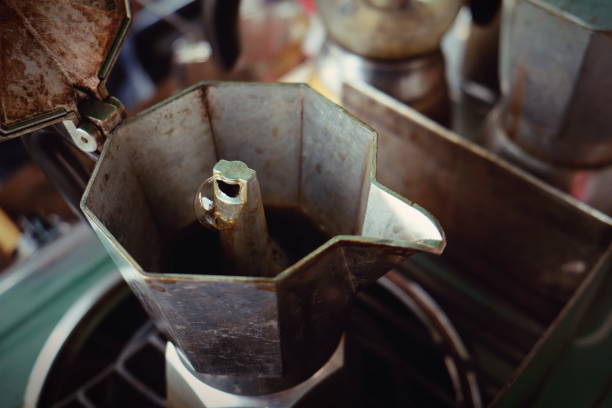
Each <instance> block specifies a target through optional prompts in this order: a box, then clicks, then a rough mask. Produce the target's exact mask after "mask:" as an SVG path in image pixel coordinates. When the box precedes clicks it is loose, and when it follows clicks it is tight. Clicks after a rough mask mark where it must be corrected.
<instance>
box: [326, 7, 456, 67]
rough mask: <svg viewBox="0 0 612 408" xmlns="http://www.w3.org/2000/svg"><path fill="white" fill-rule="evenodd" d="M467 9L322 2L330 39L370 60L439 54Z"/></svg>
mask: <svg viewBox="0 0 612 408" xmlns="http://www.w3.org/2000/svg"><path fill="white" fill-rule="evenodd" d="M462 5H463V2H462V1H460V0H447V1H440V0H421V1H401V0H400V1H397V0H395V1H386V0H325V1H323V0H321V1H317V11H318V12H319V15H320V16H321V19H322V20H323V24H324V25H325V28H326V30H327V32H328V35H329V36H330V37H331V38H332V40H334V41H335V42H336V43H338V44H340V45H341V46H342V47H344V48H346V49H348V50H350V51H352V52H354V53H356V54H359V55H361V56H364V57H369V58H381V59H398V58H407V57H412V56H417V55H423V54H427V53H430V52H433V51H435V50H437V49H438V48H439V46H440V40H441V39H442V36H443V35H444V33H445V32H446V30H447V29H448V28H449V27H450V25H451V24H452V22H453V20H454V18H455V17H456V16H457V12H458V11H459V9H460V8H461V6H462Z"/></svg>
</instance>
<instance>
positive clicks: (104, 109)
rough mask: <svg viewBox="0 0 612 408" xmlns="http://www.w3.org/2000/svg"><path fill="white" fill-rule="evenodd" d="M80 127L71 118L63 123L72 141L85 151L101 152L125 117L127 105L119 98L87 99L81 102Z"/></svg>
mask: <svg viewBox="0 0 612 408" xmlns="http://www.w3.org/2000/svg"><path fill="white" fill-rule="evenodd" d="M79 114H80V116H81V121H80V122H79V124H78V127H77V126H76V125H75V124H74V122H72V121H70V120H66V121H63V122H62V124H63V126H64V128H65V130H66V131H67V132H68V135H69V136H70V139H71V140H72V142H73V143H74V144H75V146H77V147H78V148H79V149H81V150H82V151H84V152H87V153H93V152H100V151H101V150H102V146H103V145H104V141H105V140H106V138H107V137H108V135H110V133H111V132H112V131H113V130H114V129H115V128H116V127H117V125H119V123H121V121H123V119H125V116H126V111H125V107H124V106H123V104H122V103H121V101H119V100H118V99H117V98H114V97H112V96H111V97H108V98H107V99H105V100H98V99H86V100H85V101H83V102H82V103H80V104H79Z"/></svg>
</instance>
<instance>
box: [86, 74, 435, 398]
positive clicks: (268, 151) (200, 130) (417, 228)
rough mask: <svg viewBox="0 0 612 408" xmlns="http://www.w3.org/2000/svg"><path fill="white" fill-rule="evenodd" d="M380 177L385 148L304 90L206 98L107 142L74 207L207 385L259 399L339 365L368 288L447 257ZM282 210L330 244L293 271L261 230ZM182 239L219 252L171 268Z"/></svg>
mask: <svg viewBox="0 0 612 408" xmlns="http://www.w3.org/2000/svg"><path fill="white" fill-rule="evenodd" d="M375 174H376V133H375V132H374V131H373V130H372V129H371V128H370V127H368V126H367V125H365V124H363V123H361V122H360V121H358V120H357V119H355V118H354V117H353V116H351V115H350V114H348V113H347V112H346V111H344V110H343V109H342V108H340V107H339V106H337V105H335V104H333V103H332V102H330V101H329V100H327V99H325V98H324V97H322V96H321V95H319V94H318V93H316V92H315V91H313V90H312V89H310V88H309V87H307V86H305V85H298V84H246V83H202V84H199V85H196V86H195V87H192V88H190V89H187V90H186V91H184V92H182V93H181V94H179V95H177V96H175V97H173V98H171V99H169V100H167V101H165V102H162V103H161V104H159V105H157V106H155V107H153V108H151V109H149V110H148V111H146V112H144V113H142V114H140V115H138V116H136V117H134V118H132V119H129V120H127V121H126V122H124V123H122V124H121V125H120V126H119V127H118V128H117V129H116V130H115V131H114V133H113V134H112V136H110V138H109V139H108V141H107V142H106V145H105V147H104V150H103V152H102V154H101V156H100V159H99V161H98V163H97V166H96V168H95V171H94V173H93V176H92V178H91V180H90V182H89V185H88V187H87V190H86V192H85V194H84V196H83V199H82V202H81V208H82V210H83V212H84V213H85V215H86V217H87V219H88V220H89V222H90V223H91V225H92V226H93V228H94V229H95V231H96V233H97V234H98V236H99V237H100V240H101V241H102V242H103V244H104V245H105V246H106V248H107V249H108V251H109V253H110V254H111V256H112V257H113V259H114V260H115V262H116V263H117V265H118V266H119V268H120V270H121V273H122V274H123V277H124V278H125V280H126V281H127V282H128V283H129V285H130V287H131V289H132V290H133V291H134V293H135V294H136V295H137V296H138V298H139V299H140V301H141V302H142V303H143V305H144V306H145V308H146V309H147V311H148V312H149V313H150V314H151V316H153V318H154V319H155V320H156V322H157V323H158V324H159V325H160V326H161V327H162V329H163V330H165V332H166V333H167V335H168V337H169V338H170V340H171V341H172V342H173V343H174V344H175V345H176V346H177V347H178V349H179V350H180V351H181V355H182V356H184V359H185V362H186V364H187V365H189V367H190V369H191V370H192V371H193V372H194V373H195V374H197V376H198V378H199V379H201V380H202V381H204V382H206V383H207V384H210V385H212V386H214V387H216V388H218V389H221V390H225V391H228V392H232V393H237V394H248V395H259V394H266V393H271V392H276V391H279V390H282V389H287V388H288V387H291V386H293V385H295V384H298V383H300V382H302V381H304V380H305V379H307V378H308V377H310V376H311V375H312V374H313V373H315V372H316V371H317V370H318V369H319V368H320V367H321V366H322V365H323V364H324V363H325V362H326V361H327V360H328V359H329V358H330V356H331V355H332V353H333V352H334V350H335V349H336V348H337V346H338V344H339V341H340V339H341V336H342V334H343V331H344V328H345V325H346V323H347V321H348V315H349V313H350V310H351V302H352V301H353V299H354V297H355V294H356V292H358V291H359V290H360V289H361V288H363V287H364V286H366V285H368V284H369V283H372V282H374V281H376V279H378V278H379V277H380V276H382V275H383V274H384V273H385V272H387V271H388V270H389V269H390V268H392V267H393V266H394V265H397V264H398V263H400V262H402V261H403V260H404V259H406V258H407V257H408V256H410V255H412V254H414V253H418V252H428V253H434V254H439V253H440V252H442V250H443V248H444V246H445V238H444V233H443V231H442V229H441V228H440V226H439V225H438V223H437V221H436V220H435V219H434V218H433V217H432V216H431V215H430V214H429V213H427V212H426V211H425V210H424V209H422V208H421V207H419V206H418V205H416V204H414V203H411V202H410V201H408V200H406V199H404V198H402V197H400V196H399V195H397V194H395V193H394V192H392V191H390V190H389V189H387V188H385V187H384V186H382V185H381V184H379V183H378V182H377V181H376V179H375ZM194 202H195V206H194ZM278 207H282V208H285V209H287V208H289V209H292V210H294V211H296V213H300V214H303V215H305V216H307V218H308V219H309V220H311V222H312V224H314V225H316V226H317V228H318V229H319V231H320V232H321V234H322V236H324V237H325V239H324V240H323V241H321V242H320V244H318V245H316V246H315V247H314V248H313V249H312V250H311V251H309V252H308V253H306V254H304V255H303V256H301V257H300V258H299V259H291V256H288V255H287V254H286V253H285V254H284V253H283V251H284V250H283V245H284V244H285V242H283V241H284V239H280V240H278V239H277V238H275V237H274V234H273V232H274V231H273V230H274V228H272V227H271V224H270V221H271V219H268V220H267V223H266V217H268V216H269V215H270V214H271V213H272V212H271V210H272V209H274V208H278ZM261 217H264V218H261ZM197 220H200V221H201V222H202V223H203V224H208V225H207V227H208V229H206V227H205V226H204V225H200V224H198V223H197ZM262 220H263V223H262ZM283 222H284V223H285V225H284V229H285V230H286V231H289V233H288V235H286V236H287V237H288V238H287V239H286V240H292V239H294V238H295V237H298V238H300V237H301V236H302V235H301V234H303V232H302V231H301V230H300V227H299V225H298V224H297V223H296V224H295V225H293V218H291V217H289V218H286V219H285V221H283ZM186 226H191V227H188V228H195V230H197V229H198V228H200V229H202V231H208V232H207V233H210V234H213V236H214V239H212V240H210V241H202V242H201V243H199V244H197V245H200V246H197V245H196V248H195V257H194V258H191V261H190V262H182V263H181V261H184V259H183V260H181V259H179V265H180V266H179V268H178V269H174V270H171V269H166V268H167V264H166V263H165V257H166V255H165V254H167V252H168V248H169V247H172V246H173V245H174V246H175V247H176V246H177V245H178V246H179V253H180V250H182V249H184V248H182V247H184V246H185V245H187V246H189V245H192V246H193V244H194V243H193V242H189V239H187V240H186V241H185V240H184V239H183V240H182V241H181V239H178V242H179V243H178V244H177V242H176V240H177V238H176V237H177V234H179V235H180V231H184V229H185V227H186ZM200 232H201V231H200ZM198 233H199V232H198ZM275 239H276V240H275ZM279 241H280V242H279ZM192 255H193V254H192ZM219 259H223V260H224V262H219Z"/></svg>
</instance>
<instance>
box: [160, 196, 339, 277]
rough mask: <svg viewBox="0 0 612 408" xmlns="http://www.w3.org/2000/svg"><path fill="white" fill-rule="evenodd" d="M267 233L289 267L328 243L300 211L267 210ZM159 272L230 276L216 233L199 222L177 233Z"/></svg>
mask: <svg viewBox="0 0 612 408" xmlns="http://www.w3.org/2000/svg"><path fill="white" fill-rule="evenodd" d="M265 212H266V221H267V224H268V233H269V235H270V238H272V240H274V241H275V242H276V243H277V244H278V246H279V247H280V249H281V250H282V251H283V252H284V253H285V255H286V256H287V257H288V259H289V261H290V263H291V264H294V263H295V262H297V261H299V260H300V259H302V258H303V257H304V256H306V255H308V254H309V253H310V252H312V251H314V250H315V249H316V248H317V247H319V246H320V245H321V244H323V243H324V242H325V241H327V240H328V239H329V237H328V236H327V235H326V234H324V233H323V232H322V231H321V229H320V228H319V227H318V225H317V224H316V223H315V222H314V221H313V220H312V219H311V218H310V217H308V216H307V215H306V214H304V212H302V211H301V210H300V209H299V208H294V207H266V208H265ZM160 269H161V270H160V272H162V273H180V274H205V275H231V274H232V272H231V270H230V269H229V267H228V266H227V265H225V262H224V257H223V253H222V250H221V245H220V242H219V233H218V232H217V231H214V230H211V229H208V228H206V227H204V226H203V225H201V224H200V223H199V222H198V221H194V222H193V223H191V224H189V225H187V226H186V227H184V228H182V229H180V230H179V231H178V232H177V233H176V234H175V235H174V237H172V238H171V239H170V240H169V241H168V243H167V245H166V247H165V250H164V253H163V254H162V263H161V268H160Z"/></svg>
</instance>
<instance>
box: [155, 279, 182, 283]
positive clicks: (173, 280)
mask: <svg viewBox="0 0 612 408" xmlns="http://www.w3.org/2000/svg"><path fill="white" fill-rule="evenodd" d="M156 282H158V283H161V284H163V285H174V284H175V283H177V282H178V280H176V279H171V278H159V279H156Z"/></svg>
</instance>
